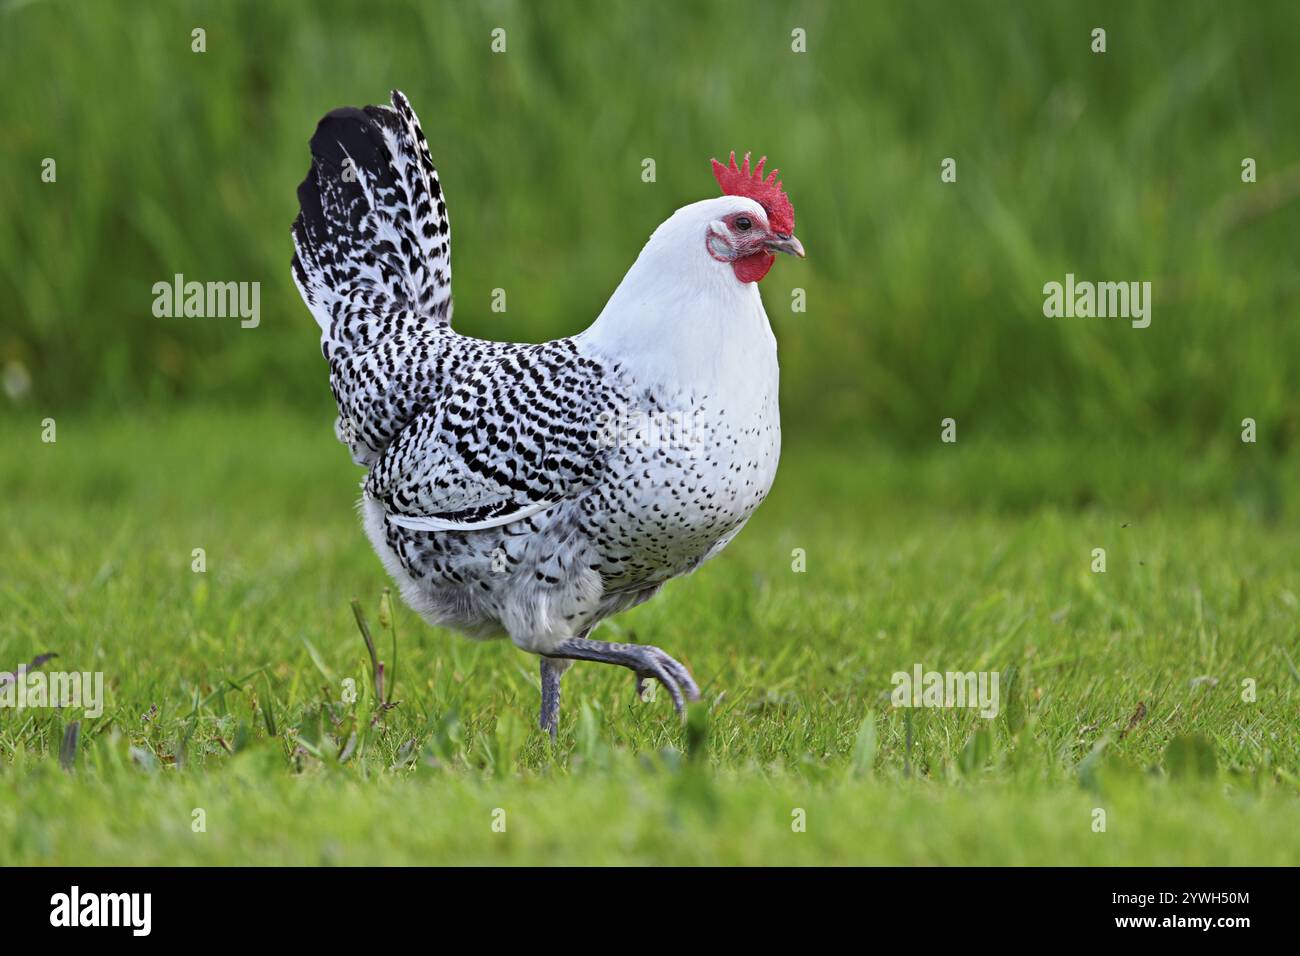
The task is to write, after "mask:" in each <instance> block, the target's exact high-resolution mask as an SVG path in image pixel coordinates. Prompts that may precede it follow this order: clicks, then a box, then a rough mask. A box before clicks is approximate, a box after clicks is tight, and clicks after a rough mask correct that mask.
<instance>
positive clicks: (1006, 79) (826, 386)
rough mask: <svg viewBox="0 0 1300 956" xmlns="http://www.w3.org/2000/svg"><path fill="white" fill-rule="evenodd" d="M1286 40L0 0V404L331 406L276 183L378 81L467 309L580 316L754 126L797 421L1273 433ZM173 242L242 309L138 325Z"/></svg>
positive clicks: (1236, 32) (1297, 91) (1284, 269)
mask: <svg viewBox="0 0 1300 956" xmlns="http://www.w3.org/2000/svg"><path fill="white" fill-rule="evenodd" d="M1096 26H1102V27H1104V28H1105V29H1106V30H1107V39H1108V51H1107V52H1106V53H1105V54H1102V55H1097V54H1093V53H1092V52H1091V51H1090V48H1089V44H1090V36H1089V34H1090V31H1091V29H1092V28H1093V27H1096ZM196 27H202V28H204V29H205V30H206V34H207V52H205V53H202V54H198V53H193V52H191V49H190V46H191V30H193V29H194V28H196ZM496 27H502V28H504V29H505V30H506V31H507V34H506V36H507V52H506V53H505V54H501V55H494V54H493V53H492V52H491V50H490V48H489V43H490V33H491V31H492V30H493V29H494V28H496ZM795 27H802V28H803V29H805V30H806V31H807V47H808V52H807V53H804V54H796V53H793V52H791V38H790V31H791V30H792V29H793V28H795ZM1297 36H1300V7H1298V6H1297V5H1296V4H1295V3H1294V2H1290V0H1280V2H1276V3H1251V4H1242V5H1230V4H1226V3H1219V2H1213V0H1206V2H1167V3H1163V2H1162V3H1144V4H1129V3H1090V4H1080V3H1077V2H1067V0H1061V2H1051V3H1029V2H1026V3H1022V4H1018V5H1014V6H1012V5H1008V4H1006V3H996V2H970V3H937V2H935V3H892V2H891V3H884V2H861V3H848V2H844V3H833V2H826V3H817V2H803V3H780V4H778V3H763V2H759V0H743V2H729V3H712V2H711V3H698V2H676V3H654V4H650V3H632V2H612V3H599V4H598V3H545V4H543V3H524V2H508V0H498V2H487V3H481V4H470V3H457V4H450V3H448V4H438V3H433V2H427V0H426V2H419V3H402V4H395V3H393V4H390V3H374V4H364V5H360V4H348V3H342V2H317V3H310V4H308V3H297V2H257V0H250V2H234V0H224V2H206V3H205V2H184V3H172V4H151V5H145V4H136V3H129V2H123V0H105V2H97V3H93V4H91V3H75V2H71V0H47V2H43V0H30V2H26V0H16V2H15V0H10V2H7V3H2V2H0V70H2V71H3V73H2V79H3V95H0V140H3V144H4V149H3V163H2V164H0V177H2V178H0V365H3V366H4V367H5V369H6V370H7V371H6V380H7V381H8V383H9V386H10V387H9V392H11V393H12V394H11V395H10V396H9V397H8V398H5V397H0V406H3V405H8V406H9V408H10V410H11V411H10V413H11V414H12V412H13V410H14V409H15V408H16V407H22V408H27V409H34V410H39V411H41V412H42V413H44V412H45V410H46V409H54V408H67V407H72V408H78V409H106V410H109V411H110V412H117V411H125V410H129V409H131V408H132V407H141V406H147V405H148V406H155V405H162V404H172V403H175V402H220V403H223V404H236V405H240V404H257V403H266V402H273V403H280V404H286V405H290V406H297V407H301V408H304V409H312V410H320V411H321V412H322V414H324V412H325V410H327V409H328V408H329V403H330V397H329V391H328V388H327V387H326V385H325V381H324V368H323V363H322V360H321V358H320V355H319V352H318V351H317V347H316V335H315V330H314V326H313V323H312V322H311V320H310V318H309V316H308V315H307V313H306V311H305V309H304V307H303V306H302V304H301V303H300V301H299V299H298V295H297V292H296V290H295V289H294V287H293V284H292V282H291V280H290V275H289V267H288V262H289V258H290V255H291V243H290V239H289V223H290V221H291V220H292V218H293V216H294V213H295V211H296V200H295V193H294V191H295V187H296V186H297V184H298V182H299V181H300V180H301V178H302V176H303V174H304V172H305V171H306V168H307V160H308V154H307V147H306V143H307V139H308V137H309V136H310V135H311V132H312V130H313V128H314V126H315V123H316V121H317V119H319V117H320V116H321V115H322V114H324V113H325V112H326V111H327V110H329V109H331V108H333V107H335V106H339V105H343V104H364V103H367V102H383V101H385V100H386V97H387V92H388V90H389V89H390V88H391V87H400V88H402V89H404V90H405V91H406V92H407V94H408V95H409V96H410V98H411V100H412V102H413V103H414V105H415V107H416V110H417V111H418V113H419V114H420V116H421V118H422V121H423V124H424V127H425V130H426V132H427V133H428V136H429V139H430V142H431V146H432V149H433V153H434V159H435V162H437V164H438V165H439V168H440V171H441V174H442V179H443V183H444V186H445V188H446V191H447V195H448V200H449V205H450V211H451V217H452V227H453V238H454V242H453V248H454V268H455V294H456V324H457V326H458V328H460V329H461V330H462V331H464V332H466V333H469V334H474V335H480V336H485V337H489V338H510V339H531V340H539V339H543V338H549V337H554V336H559V335H564V334H569V333H572V332H575V331H577V330H579V329H581V328H582V327H584V326H585V325H586V324H587V323H588V322H589V321H590V320H591V319H592V318H593V317H594V316H595V314H596V313H597V312H598V311H599V309H600V308H601V306H602V305H603V303H604V301H605V299H606V297H607V296H608V294H609V293H610V292H611V291H612V289H613V288H614V286H615V285H616V284H617V282H618V280H619V278H620V277H621V276H622V274H623V272H624V271H625V270H626V268H627V267H628V265H629V264H630V263H631V261H632V259H633V258H634V257H635V255H636V253H637V251H638V249H639V248H640V246H641V244H642V243H643V242H644V241H645V238H646V237H647V236H648V234H649V233H650V231H651V230H652V229H653V228H654V226H656V225H657V224H658V223H659V222H660V221H662V220H663V219H664V218H665V217H666V216H667V215H668V214H669V213H670V212H671V211H672V210H673V209H675V208H676V207H678V206H680V205H683V204H685V203H687V202H690V201H694V200H695V199H699V198H703V197H707V196H710V195H712V194H713V193H714V192H715V190H716V186H715V185H714V183H713V181H712V178H711V176H710V174H709V167H708V159H709V158H710V157H711V156H715V155H717V156H722V155H725V153H726V151H727V150H729V149H731V148H736V149H738V150H745V149H753V150H756V151H760V152H763V153H767V154H768V155H770V156H771V157H773V159H774V160H775V161H776V162H777V164H778V165H779V166H780V167H781V169H782V170H783V178H784V179H785V184H786V188H787V190H788V191H789V193H790V195H791V197H792V200H793V202H794V205H795V210H796V216H797V220H798V233H799V235H800V237H801V238H802V239H803V241H804V243H805V245H806V246H807V248H808V250H809V258H808V260H807V261H806V262H797V263H796V262H788V261H783V262H780V263H778V264H777V268H776V269H774V270H773V272H772V274H771V275H770V276H769V277H768V278H767V279H766V280H765V281H764V283H763V287H762V288H763V294H764V297H765V299H766V301H767V305H768V312H769V314H771V316H772V317H773V320H774V325H775V326H776V330H777V335H778V337H779V339H780V342H781V351H782V369H783V382H782V389H783V400H784V417H785V422H786V428H787V430H789V431H798V432H800V433H807V434H812V435H814V436H816V435H823V436H835V437H836V438H838V439H839V440H842V441H846V442H849V443H868V442H888V443H892V444H897V445H901V446H907V445H916V444H920V443H926V444H930V443H933V442H934V441H935V440H936V437H937V434H938V429H939V420H940V419H941V418H943V417H946V416H952V417H955V418H957V419H958V421H959V423H960V426H959V427H960V428H961V429H962V432H961V433H962V435H963V436H967V437H969V436H972V435H985V436H993V437H995V438H999V439H1002V438H1006V439H1013V438H1016V437H1025V436H1031V435H1042V434H1045V433H1047V434H1053V435H1057V436H1059V437H1060V438H1063V439H1065V438H1070V439H1073V438H1075V437H1078V438H1081V439H1084V438H1097V439H1100V438H1107V439H1110V438H1113V439H1127V440H1135V441H1148V440H1159V439H1169V440H1174V441H1177V442H1178V443H1180V444H1181V445H1183V446H1185V447H1188V448H1196V447H1200V446H1203V445H1206V444H1208V443H1211V442H1220V441H1223V440H1224V437H1225V436H1229V437H1233V436H1235V431H1236V430H1237V428H1238V427H1239V424H1238V423H1239V422H1240V420H1241V419H1242V418H1243V417H1246V416H1250V417H1253V418H1255V419H1257V420H1258V421H1259V423H1260V430H1261V435H1262V436H1263V441H1264V443H1265V445H1266V446H1267V447H1268V448H1269V449H1271V450H1272V451H1274V452H1277V453H1281V452H1284V451H1285V450H1286V449H1287V448H1288V447H1290V446H1291V445H1292V444H1293V443H1295V442H1296V440H1297V438H1298V437H1300V412H1298V411H1297V399H1296V395H1297V385H1298V383H1300V374H1298V373H1300V322H1297V312H1298V306H1300V267H1298V265H1297V255H1296V253H1297V249H1298V248H1300V244H1298V243H1297V239H1298V238H1300V229H1298V228H1297V223H1298V214H1300V202H1297V197H1298V196H1300V124H1298V123H1297V113H1296V103H1297V102H1300V58H1298V57H1297V56H1296V37H1297ZM1248 156H1249V157H1253V158H1254V159H1255V160H1256V161H1257V163H1258V176H1259V182H1258V183H1255V184H1243V183H1242V182H1241V178H1240V172H1241V161H1242V159H1243V158H1244V157H1248ZM47 157H50V158H53V159H55V160H56V162H57V176H58V179H57V182H56V183H53V184H49V183H43V182H42V181H41V176H40V173H41V164H42V160H43V159H45V158H47ZM646 157H651V158H653V159H655V161H656V166H657V182H655V183H653V184H646V183H643V182H642V180H641V162H642V159H643V158H646ZM944 157H953V158H955V159H956V160H957V171H958V181H957V182H956V183H955V184H942V183H941V182H940V179H939V169H940V161H941V160H942V159H943V158H944ZM1067 272H1073V273H1074V274H1075V275H1076V276H1078V277H1079V278H1088V279H1095V280H1150V281H1151V282H1152V283H1153V285H1154V290H1153V297H1154V309H1153V321H1152V324H1151V327H1150V328H1149V329H1146V330H1141V331H1139V330H1134V329H1132V328H1130V327H1129V325H1128V323H1127V322H1124V321H1120V320H1103V319H1048V318H1045V317H1044V316H1043V315H1042V311H1041V308H1042V292H1041V290H1042V286H1043V284H1044V283H1045V282H1048V281H1052V280H1057V281H1060V280H1061V279H1063V277H1064V275H1065V273H1067ZM175 273H183V274H184V275H185V276H186V278H187V279H197V280H200V281H206V280H222V281H259V282H261V284H262V299H261V309H262V319H261V325H260V327H258V328H257V329H248V330H244V329H240V328H239V323H238V321H236V320H221V319H158V318H155V317H154V316H153V315H152V312H151V306H152V301H153V294H152V291H151V287H152V285H153V284H154V283H155V282H158V281H163V280H169V279H170V278H171V277H172V276H173V275H174V274H175ZM796 286H799V287H802V288H805V289H806V290H807V303H808V310H807V312H806V313H804V314H793V313H792V312H791V310H790V301H791V290H792V289H793V288H794V287H796ZM498 287H500V288H504V289H506V290H507V295H508V305H509V311H508V312H507V313H505V314H504V315H502V314H496V313H493V312H491V311H490V308H489V304H490V297H491V290H493V289H494V288H498ZM24 378H28V379H30V385H29V386H27V385H25V383H24V381H23V380H24ZM0 395H3V393H0Z"/></svg>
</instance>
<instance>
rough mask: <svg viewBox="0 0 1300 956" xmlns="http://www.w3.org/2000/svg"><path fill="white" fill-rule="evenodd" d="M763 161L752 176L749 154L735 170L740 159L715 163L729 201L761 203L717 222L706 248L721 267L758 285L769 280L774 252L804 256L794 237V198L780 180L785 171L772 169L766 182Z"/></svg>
mask: <svg viewBox="0 0 1300 956" xmlns="http://www.w3.org/2000/svg"><path fill="white" fill-rule="evenodd" d="M766 162H767V157H766V156H764V157H763V158H762V159H760V160H759V161H758V165H757V166H755V167H754V170H753V172H752V173H751V172H750V168H749V153H746V154H745V160H744V162H743V163H742V164H741V165H740V166H737V165H736V154H735V152H734V151H733V152H732V154H731V163H730V165H729V166H724V165H722V163H720V162H718V161H717V160H716V159H715V160H713V175H714V177H715V178H716V179H717V180H718V185H719V186H721V187H722V192H723V193H724V194H725V195H727V196H743V197H745V198H746V199H750V200H753V201H754V202H755V203H757V204H758V206H759V209H758V210H753V208H752V207H749V206H748V204H746V207H747V208H741V209H739V210H737V211H733V212H731V213H730V214H728V215H726V216H724V217H723V218H722V219H719V220H716V221H715V222H713V223H712V224H711V225H710V226H709V232H708V236H707V238H706V240H705V246H706V248H707V249H708V252H709V255H710V256H712V257H713V258H714V259H717V260H719V261H720V262H729V263H731V268H732V271H734V272H735V274H736V278H737V279H739V280H740V281H741V282H757V281H758V280H759V279H761V278H763V276H765V275H767V270H768V269H770V268H772V262H773V260H774V259H775V256H774V255H773V253H777V252H784V253H787V254H788V255H792V256H800V257H802V256H803V254H804V251H803V245H802V243H800V242H799V240H798V239H797V238H795V235H794V207H793V206H791V205H790V197H789V196H787V195H786V194H785V190H784V189H782V188H781V183H780V181H779V180H778V179H777V178H776V175H777V173H778V172H779V171H780V170H776V169H773V170H772V171H771V172H770V173H768V175H767V178H766V179H764V178H763V164H764V163H766Z"/></svg>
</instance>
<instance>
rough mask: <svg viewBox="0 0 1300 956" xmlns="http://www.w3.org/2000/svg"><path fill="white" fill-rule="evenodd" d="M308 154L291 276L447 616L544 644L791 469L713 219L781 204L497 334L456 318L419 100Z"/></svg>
mask: <svg viewBox="0 0 1300 956" xmlns="http://www.w3.org/2000/svg"><path fill="white" fill-rule="evenodd" d="M311 145H312V154H313V165H312V169H311V171H310V172H309V174H308V176H307V179H306V181H305V182H304V183H303V185H302V186H301V187H300V189H299V199H300V204H301V210H302V211H301V213H300V215H299V217H298V219H297V220H296V221H295V223H294V238H295V245H296V248H297V254H296V255H295V257H294V276H295V280H296V281H297V284H298V287H299V289H300V291H301V292H302V295H303V298H304V300H305V301H306V302H307V304H308V306H309V308H310V309H311V311H312V313H313V314H314V316H315V317H316V319H317V321H318V323H319V325H320V327H321V342H322V351H323V352H324V354H325V356H326V358H327V359H328V360H329V365H330V381H331V385H332V388H333V391H334V396H335V399H336V401H337V403H338V409H339V419H338V423H337V426H336V430H337V433H338V435H339V437H340V439H341V440H343V441H344V442H345V443H346V444H347V445H348V446H349V448H350V450H351V452H352V456H353V459H354V460H355V461H356V462H358V463H359V464H363V465H365V466H367V468H368V469H369V474H368V476H367V478H366V480H365V483H364V492H363V496H362V502H361V509H362V518H363V522H364V526H365V529H366V533H367V535H368V536H369V538H370V540H371V542H372V544H373V546H374V548H375V550H376V552H377V553H378V554H379V556H380V558H381V559H382V560H383V562H384V565H385V566H386V568H387V569H388V571H389V572H390V573H391V574H392V575H393V577H394V579H395V580H396V581H397V582H398V583H399V585H400V587H401V591H402V594H403V596H404V598H405V599H406V600H407V602H408V603H409V604H410V605H411V606H412V607H413V608H415V609H416V610H417V611H418V612H419V613H420V614H421V615H422V616H423V617H424V618H425V619H426V620H428V621H430V622H432V623H435V624H439V625H444V626H448V627H451V628H454V629H456V630H459V631H461V632H463V633H465V634H468V635H470V636H473V637H495V636H505V635H508V636H509V637H510V638H511V639H512V640H513V641H514V642H515V643H516V644H517V645H518V646H519V647H521V648H523V649H525V650H528V651H532V652H534V653H539V654H545V653H547V652H548V651H549V650H552V649H553V648H555V647H557V645H559V644H560V642H563V641H564V640H566V639H567V638H571V637H574V636H585V635H586V634H587V633H588V632H589V631H590V630H591V629H592V628H593V627H594V626H595V625H596V624H597V623H598V622H599V621H601V620H602V619H603V618H606V617H608V616H610V615H613V614H616V613H618V612H619V611H621V610H623V609H625V608H627V607H630V606H632V605H634V604H637V603H639V602H641V601H644V600H646V599H647V598H649V597H650V596H652V595H653V594H654V593H655V592H656V591H657V590H658V589H659V588H660V587H661V586H662V585H663V584H664V583H665V582H666V581H668V580H669V579H671V578H673V577H676V576H678V575H682V574H686V573H688V572H690V571H692V570H694V569H695V568H696V567H698V566H699V565H700V564H701V563H702V562H704V561H706V560H707V559H708V558H710V557H712V556H713V555H715V554H717V553H718V552H719V551H720V550H721V549H722V548H723V547H724V546H725V545H726V544H727V542H729V541H730V540H731V539H732V538H733V537H734V536H735V535H736V534H737V533H738V532H739V530H740V528H741V527H742V526H743V524H744V523H745V521H746V520H748V518H749V517H750V515H751V514H752V513H753V512H754V509H755V508H757V507H758V505H759V504H760V503H761V502H762V501H763V499H764V497H765V496H766V494H767V492H768V489H769V488H770V486H771V483H772V480H773V478H774V476H775V474H776V466H777V458H778V455H779V451H780V424H779V416H778V409H777V363H776V343H775V339H774V338H773V336H772V333H771V330H770V327H769V325H768V321H767V316H766V314H765V313H764V311H763V307H762V302H761V299H760V298H759V295H758V291H757V286H756V285H755V284H754V283H743V282H740V281H737V279H736V277H735V276H734V275H732V273H731V271H730V269H723V268H720V267H719V263H717V262H714V261H712V260H711V259H710V258H709V256H708V255H705V254H703V250H704V239H705V234H704V232H703V231H702V230H704V229H705V228H706V227H708V225H709V223H711V222H715V221H716V220H717V219H719V218H720V217H721V216H722V215H724V214H734V211H735V210H741V211H742V212H745V213H747V214H752V215H755V216H757V215H761V214H762V213H763V210H762V207H760V206H759V205H758V204H757V203H755V202H753V201H752V200H750V199H746V198H744V197H739V196H734V197H724V198H722V199H714V200H706V201H705V202H702V203H696V204H694V205H693V206H688V207H685V208H684V209H682V210H679V212H678V213H677V214H675V215H674V216H673V217H672V218H671V219H670V220H668V222H666V223H665V224H664V225H663V226H661V227H660V229H659V230H656V232H655V234H654V236H652V237H651V240H650V241H649V242H648V243H647V244H646V247H645V249H644V250H643V251H642V253H641V256H640V257H639V258H638V260H637V263H636V264H635V265H634V267H633V269H632V270H631V271H630V272H629V273H628V275H627V276H626V277H625V278H624V280H623V282H622V283H621V284H620V286H619V287H618V289H617V290H616V291H615V293H614V295H613V296H612V297H611V299H610V301H609V304H608V305H607V306H606V307H605V309H604V311H603V312H602V313H601V315H600V316H599V317H598V319H597V320H596V322H595V323H593V324H592V325H591V326H590V328H588V329H587V330H586V331H585V332H582V333H580V334H578V335H576V336H573V337H571V338H564V339H558V340H556V341H552V342H546V343H542V344H536V345H532V344H512V343H503V342H489V341H484V340H480V339H473V338H469V337H466V336H463V335H460V334H458V333H456V332H455V331H453V330H452V329H451V327H450V317H451V296H450V282H451V264H450V227H449V224H448V220H447V211H446V205H445V203H444V201H443V196H442V190H441V186H440V184H439V181H438V177H437V173H436V172H435V170H434V167H433V163H432V162H431V160H430V157H429V152H428V148H427V145H426V143H425V140H424V136H423V134H422V133H421V132H420V128H419V124H418V122H417V120H416V119H415V116H414V113H413V112H412V111H411V109H410V106H409V105H408V104H407V103H406V100H405V99H404V98H403V97H402V96H401V94H400V93H394V95H393V109H391V110H390V109H388V108H385V107H367V108H366V109H365V110H336V111H335V112H333V113H331V114H329V115H328V116H326V117H325V119H324V120H322V121H321V124H320V126H319V127H318V129H317V132H316V135H315V136H314V137H313V139H312V144H311ZM697 233H698V235H697ZM685 247H689V248H690V250H691V252H692V254H691V255H690V256H688V255H686V249H685Z"/></svg>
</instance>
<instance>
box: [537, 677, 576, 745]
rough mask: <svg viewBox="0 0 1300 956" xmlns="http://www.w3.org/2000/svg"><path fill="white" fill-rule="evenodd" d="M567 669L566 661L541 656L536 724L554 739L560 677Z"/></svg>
mask: <svg viewBox="0 0 1300 956" xmlns="http://www.w3.org/2000/svg"><path fill="white" fill-rule="evenodd" d="M568 669H569V662H568V661H553V660H551V659H550V658H549V657H543V658H542V712H541V717H540V718H539V719H538V721H537V723H538V726H540V727H541V728H542V730H545V731H546V732H547V733H549V734H550V735H551V739H552V740H554V739H555V735H556V734H557V733H559V727H560V678H561V677H563V676H564V672H565V671H567V670H568Z"/></svg>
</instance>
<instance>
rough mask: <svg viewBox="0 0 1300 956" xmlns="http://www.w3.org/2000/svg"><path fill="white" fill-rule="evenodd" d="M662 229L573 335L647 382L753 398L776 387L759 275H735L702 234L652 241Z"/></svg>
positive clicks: (591, 350)
mask: <svg viewBox="0 0 1300 956" xmlns="http://www.w3.org/2000/svg"><path fill="white" fill-rule="evenodd" d="M669 224H671V220H670V222H669V223H668V224H665V225H669ZM662 231H663V230H662V229H661V230H659V231H658V232H656V233H655V235H654V236H653V237H652V238H651V241H650V242H649V243H647V244H646V247H645V248H644V249H643V250H642V251H641V255H640V256H639V257H638V258H637V261H636V262H635V263H634V264H633V266H632V268H631V269H630V270H629V271H628V273H627V275H625V276H624V277H623V281H622V282H621V283H619V286H618V288H617V289H616V290H615V291H614V294H613V295H612V296H611V297H610V299H609V302H608V303H607V304H606V306H605V308H604V309H603V310H602V311H601V313H600V315H599V316H598V317H597V318H596V321H595V322H594V323H592V325H591V327H590V328H588V329H587V330H586V331H585V332H583V333H582V334H581V335H579V336H578V341H579V344H580V347H581V348H582V349H583V350H584V351H588V352H589V354H592V355H593V356H596V357H599V358H602V359H605V360H606V361H609V360H613V361H616V362H618V363H619V364H621V365H622V366H623V367H624V368H625V369H627V370H628V371H629V372H631V373H632V375H633V376H634V377H635V378H636V379H637V380H638V381H639V382H640V383H642V384H644V385H646V386H647V387H663V388H667V389H671V390H678V389H686V390H689V391H698V392H704V393H710V394H720V395H724V396H727V395H735V396H752V397H753V398H755V399H759V398H761V397H763V396H766V395H767V394H768V393H769V392H770V391H774V390H775V388H776V381H777V366H776V338H775V337H774V336H773V335H772V329H771V326H770V325H769V323H768V319H767V313H766V312H765V311H764V310H763V300H762V298H761V297H760V296H759V294H758V283H756V282H748V283H742V282H739V281H738V280H737V279H736V277H735V275H734V273H733V272H732V270H731V267H730V266H729V265H728V264H726V263H720V262H716V261H714V260H712V259H710V258H709V257H708V256H707V255H705V254H704V251H703V243H702V242H700V243H699V248H695V244H694V243H691V244H690V245H689V246H684V245H683V244H680V243H677V244H674V243H671V242H660V241H658V240H661V239H663V238H664V237H662V236H661V235H660V233H661V232H662Z"/></svg>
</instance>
